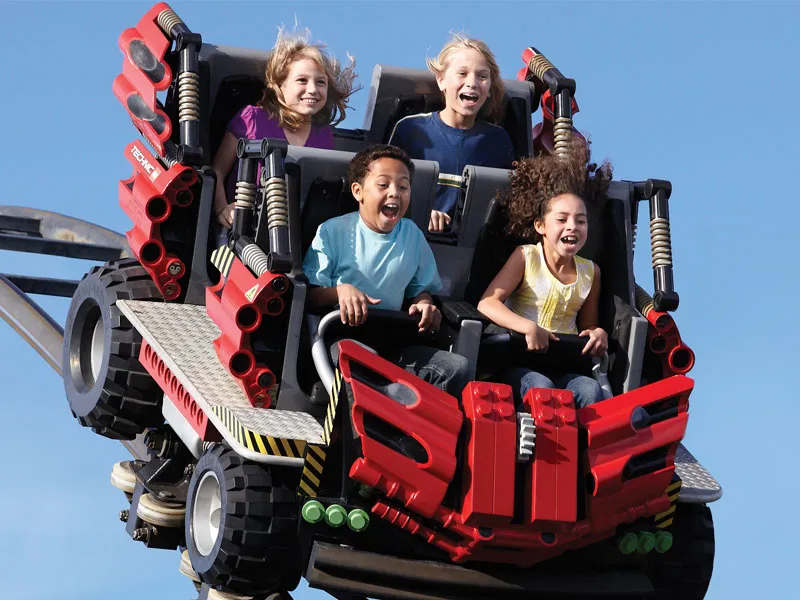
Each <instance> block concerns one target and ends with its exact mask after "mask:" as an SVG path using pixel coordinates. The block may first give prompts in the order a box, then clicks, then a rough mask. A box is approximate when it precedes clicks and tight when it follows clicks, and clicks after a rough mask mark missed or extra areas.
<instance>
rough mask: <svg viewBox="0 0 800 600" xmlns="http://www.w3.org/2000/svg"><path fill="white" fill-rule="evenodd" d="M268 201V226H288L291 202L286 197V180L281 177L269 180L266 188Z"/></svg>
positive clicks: (270, 227)
mask: <svg viewBox="0 0 800 600" xmlns="http://www.w3.org/2000/svg"><path fill="white" fill-rule="evenodd" d="M265 196H266V203H267V227H268V228H269V229H272V228H273V227H288V226H289V202H288V200H287V199H286V180H285V179H283V178H281V177H273V178H271V179H269V180H267V185H266V190H265Z"/></svg>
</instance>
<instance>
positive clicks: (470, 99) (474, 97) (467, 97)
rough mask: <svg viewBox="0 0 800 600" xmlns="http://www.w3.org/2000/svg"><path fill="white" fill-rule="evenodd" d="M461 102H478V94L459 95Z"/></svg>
mask: <svg viewBox="0 0 800 600" xmlns="http://www.w3.org/2000/svg"><path fill="white" fill-rule="evenodd" d="M458 97H459V98H460V99H461V101H462V102H469V103H472V102H477V101H478V100H479V97H478V94H460V95H459V96H458Z"/></svg>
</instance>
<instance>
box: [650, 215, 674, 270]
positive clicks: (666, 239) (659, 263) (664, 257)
mask: <svg viewBox="0 0 800 600" xmlns="http://www.w3.org/2000/svg"><path fill="white" fill-rule="evenodd" d="M650 252H651V254H652V258H653V268H654V269H655V268H656V267H671V266H672V240H671V238H670V233H669V219H664V218H662V217H657V218H655V219H651V220H650Z"/></svg>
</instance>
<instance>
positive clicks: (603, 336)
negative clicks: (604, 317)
mask: <svg viewBox="0 0 800 600" xmlns="http://www.w3.org/2000/svg"><path fill="white" fill-rule="evenodd" d="M578 335H579V336H581V337H587V336H588V338H589V341H588V342H586V345H585V346H584V347H583V351H582V352H581V354H591V355H592V356H601V355H602V354H603V353H604V352H605V351H606V350H608V334H607V333H606V332H605V331H603V329H602V328H601V327H593V328H592V329H584V330H583V331H581V332H580V333H579V334H578Z"/></svg>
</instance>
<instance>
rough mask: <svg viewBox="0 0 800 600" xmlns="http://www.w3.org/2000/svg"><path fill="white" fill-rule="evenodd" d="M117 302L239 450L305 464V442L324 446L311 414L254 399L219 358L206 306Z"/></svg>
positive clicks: (253, 456)
mask: <svg viewBox="0 0 800 600" xmlns="http://www.w3.org/2000/svg"><path fill="white" fill-rule="evenodd" d="M117 307H118V308H119V309H120V311H121V312H122V314H124V315H125V316H126V317H127V318H128V320H129V321H130V322H131V324H132V325H133V326H134V327H135V328H136V329H137V331H139V333H141V335H142V337H143V338H144V339H145V341H146V342H147V343H148V344H149V345H150V346H151V347H152V349H153V350H154V352H155V353H156V354H157V355H158V357H159V358H160V359H161V360H163V361H164V364H165V365H166V366H167V367H168V368H169V370H170V371H171V372H172V374H173V375H174V376H175V377H176V378H177V379H178V381H180V383H181V385H183V386H184V387H185V388H186V391H187V392H189V394H190V395H191V396H192V398H193V399H194V401H195V402H197V404H198V405H199V406H200V407H201V408H202V409H203V411H204V412H205V414H206V415H207V416H208V418H209V420H210V421H211V422H212V423H213V424H214V426H215V427H216V428H217V429H218V430H219V432H220V434H221V435H222V436H223V437H224V438H225V441H227V442H228V443H229V444H230V445H231V447H233V448H234V449H235V450H236V451H237V452H238V453H239V454H241V455H243V456H245V457H247V458H251V459H252V460H257V461H259V462H268V463H283V464H286V463H289V464H295V465H298V466H301V465H302V464H303V455H304V452H305V444H306V443H310V444H316V445H324V441H323V429H322V426H321V425H320V424H319V423H318V422H317V420H316V419H315V418H314V417H312V416H311V415H309V414H307V413H303V412H296V411H286V410H277V409H263V408H255V407H253V406H252V405H251V404H250V402H249V401H248V400H247V397H246V396H245V394H244V392H243V391H242V389H241V388H240V387H239V385H238V384H237V383H236V380H235V379H234V378H233V377H231V375H230V374H229V373H228V372H227V371H226V370H225V368H224V367H223V366H222V365H221V364H220V362H219V359H218V358H217V354H216V352H215V350H214V344H213V342H214V340H215V339H216V338H217V337H219V335H220V331H219V328H218V327H217V326H216V324H215V323H214V322H213V321H212V320H211V319H210V318H209V317H208V315H207V314H206V310H205V307H204V306H196V305H191V304H168V303H163V302H144V301H136V300H118V301H117Z"/></svg>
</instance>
